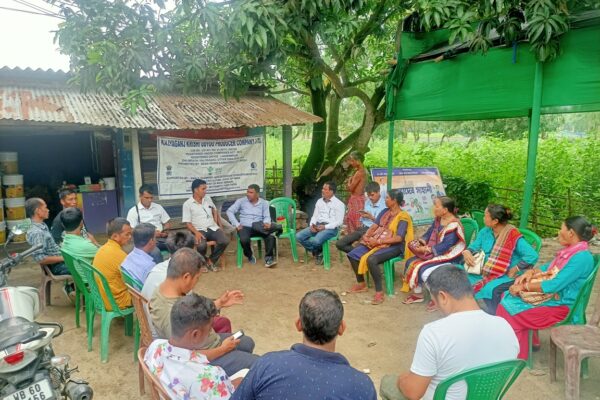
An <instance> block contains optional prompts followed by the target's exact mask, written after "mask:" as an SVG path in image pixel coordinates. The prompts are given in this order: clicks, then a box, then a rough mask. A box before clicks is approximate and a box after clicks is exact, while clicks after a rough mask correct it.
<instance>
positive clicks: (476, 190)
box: [442, 175, 495, 214]
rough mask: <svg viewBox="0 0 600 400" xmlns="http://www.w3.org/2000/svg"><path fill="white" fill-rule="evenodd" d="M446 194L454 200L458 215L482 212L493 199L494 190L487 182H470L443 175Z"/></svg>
mask: <svg viewBox="0 0 600 400" xmlns="http://www.w3.org/2000/svg"><path fill="white" fill-rule="evenodd" d="M442 180H443V182H444V184H445V186H446V194H447V195H448V196H450V197H452V198H453V199H454V200H456V204H457V207H458V209H459V210H458V211H459V213H460V214H463V213H467V212H469V211H470V210H483V209H485V207H487V205H488V204H489V203H490V202H491V201H492V199H493V198H494V196H495V194H494V190H493V189H492V186H491V185H490V184H489V183H487V182H481V181H479V182H472V181H469V180H467V179H465V178H461V177H459V176H451V175H443V176H442Z"/></svg>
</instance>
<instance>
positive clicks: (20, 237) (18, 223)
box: [6, 220, 27, 243]
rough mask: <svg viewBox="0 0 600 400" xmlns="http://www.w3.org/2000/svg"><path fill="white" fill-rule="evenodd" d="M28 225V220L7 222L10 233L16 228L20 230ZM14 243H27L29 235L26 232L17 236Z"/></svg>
mask: <svg viewBox="0 0 600 400" xmlns="http://www.w3.org/2000/svg"><path fill="white" fill-rule="evenodd" d="M26 223H27V220H20V221H6V224H7V225H8V230H9V231H10V230H11V229H12V228H13V227H14V226H18V227H19V228H21V227H22V226H24V225H25V224H26ZM12 241H13V242H15V243H23V242H25V241H27V234H26V233H25V232H23V233H22V234H20V235H16V236H15V237H14V238H13V240H12Z"/></svg>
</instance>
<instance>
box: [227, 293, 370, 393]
mask: <svg viewBox="0 0 600 400" xmlns="http://www.w3.org/2000/svg"><path fill="white" fill-rule="evenodd" d="M343 317H344V306H343V305H342V302H341V301H340V298H339V296H338V295H337V294H336V293H335V292H332V291H329V290H326V289H317V290H313V291H311V292H308V293H306V295H304V297H303V298H302V301H301V302H300V316H299V318H298V320H296V329H298V331H301V332H302V333H303V335H304V340H303V343H302V344H300V343H298V344H295V345H293V346H292V348H291V350H285V351H276V352H272V353H267V354H265V355H264V356H262V357H261V358H259V359H258V360H257V361H256V363H254V365H253V366H252V368H251V369H250V372H249V373H248V375H246V377H245V378H244V380H243V381H242V383H241V385H240V386H239V387H238V388H237V390H236V391H235V392H234V393H233V396H232V397H231V399H232V400H235V399H238V400H253V399H257V400H280V399H283V398H285V399H287V400H305V399H325V398H327V399H330V400H354V399H361V400H376V399H377V394H376V392H375V387H374V386H373V382H371V380H370V379H369V377H368V376H367V375H365V374H363V373H362V372H360V371H358V370H356V369H354V368H352V367H351V366H350V364H349V363H348V360H346V358H345V357H344V356H343V355H341V354H339V353H336V352H335V344H336V340H337V337H338V335H342V334H343V333H344V331H345V329H346V323H345V322H344V320H343Z"/></svg>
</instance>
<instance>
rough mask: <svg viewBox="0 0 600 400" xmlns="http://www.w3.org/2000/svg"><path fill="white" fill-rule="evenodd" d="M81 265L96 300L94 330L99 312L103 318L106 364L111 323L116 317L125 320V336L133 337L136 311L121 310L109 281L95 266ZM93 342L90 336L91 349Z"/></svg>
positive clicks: (102, 354)
mask: <svg viewBox="0 0 600 400" xmlns="http://www.w3.org/2000/svg"><path fill="white" fill-rule="evenodd" d="M79 265H81V267H82V268H83V269H84V270H85V276H86V277H87V281H88V284H89V287H90V292H91V295H92V298H93V300H94V301H93V304H94V308H93V309H92V312H91V317H90V327H91V328H92V329H93V326H92V325H93V322H94V320H95V317H96V312H99V313H100V315H101V318H102V320H101V327H100V361H102V362H103V363H104V362H107V361H108V339H109V336H110V323H111V322H112V320H113V319H114V318H116V317H123V318H125V335H127V336H131V335H132V334H133V313H134V312H135V309H134V308H133V307H127V308H124V309H120V308H119V306H118V305H117V302H116V301H115V298H114V297H113V294H112V292H111V291H110V286H109V285H108V281H107V280H106V277H105V276H104V275H103V274H102V272H100V271H98V270H97V269H96V268H95V267H94V266H92V265H91V264H90V263H88V262H87V261H85V260H79ZM100 287H102V289H103V291H104V293H105V294H106V298H107V299H108V302H109V303H110V307H111V311H109V310H107V309H106V306H105V304H104V299H103V297H102V294H101V293H102V292H101V291H100ZM91 340H92V338H91V336H90V335H88V348H90V347H91Z"/></svg>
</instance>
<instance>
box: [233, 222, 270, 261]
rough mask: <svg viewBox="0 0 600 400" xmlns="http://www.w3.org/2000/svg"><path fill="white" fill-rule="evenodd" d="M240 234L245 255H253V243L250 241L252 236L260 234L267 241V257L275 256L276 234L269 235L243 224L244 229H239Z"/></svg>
mask: <svg viewBox="0 0 600 400" xmlns="http://www.w3.org/2000/svg"><path fill="white" fill-rule="evenodd" d="M238 235H239V236H240V244H241V245H242V249H243V250H244V256H246V257H252V245H251V243H250V238H251V237H252V236H260V237H262V238H263V240H264V241H265V257H273V253H274V249H275V236H273V235H272V234H268V235H267V234H265V233H263V232H259V231H257V230H255V229H252V228H251V227H248V226H243V227H242V230H240V231H238Z"/></svg>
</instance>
